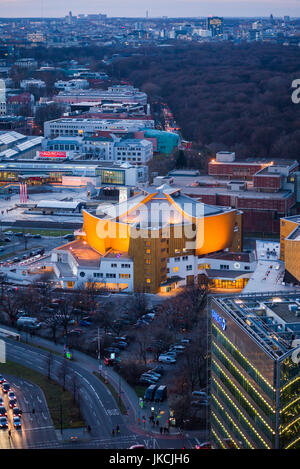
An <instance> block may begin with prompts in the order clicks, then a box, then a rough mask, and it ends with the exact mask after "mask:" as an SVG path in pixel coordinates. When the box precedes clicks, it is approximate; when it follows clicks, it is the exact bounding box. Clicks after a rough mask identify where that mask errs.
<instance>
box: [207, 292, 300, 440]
mask: <svg viewBox="0 0 300 469" xmlns="http://www.w3.org/2000/svg"><path fill="white" fill-rule="evenodd" d="M210 377H211V413H210V428H211V441H212V446H213V448H218V449H220V448H224V449H231V448H233V449H299V448H300V295H299V297H297V295H292V294H290V295H288V296H285V295H278V294H277V295H276V297H275V296H270V295H263V294H256V295H251V296H250V295H248V296H246V295H244V296H239V297H237V296H231V297H226V298H225V297H216V298H213V299H212V301H211V375H210Z"/></svg>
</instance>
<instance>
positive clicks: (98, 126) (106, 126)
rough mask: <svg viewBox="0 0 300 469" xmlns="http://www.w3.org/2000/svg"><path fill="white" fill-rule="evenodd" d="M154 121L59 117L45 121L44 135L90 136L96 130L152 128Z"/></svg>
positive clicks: (116, 130)
mask: <svg viewBox="0 0 300 469" xmlns="http://www.w3.org/2000/svg"><path fill="white" fill-rule="evenodd" d="M153 127H154V121H153V120H149V119H143V117H141V118H140V119H117V120H116V119H101V118H96V119H88V118H71V117H70V118H61V119H56V120H53V121H48V122H45V124H44V136H45V137H46V138H55V137H77V136H80V135H81V136H83V135H84V136H86V135H90V136H92V135H93V134H95V133H96V132H98V131H109V132H110V133H120V132H136V131H138V130H141V129H144V128H153Z"/></svg>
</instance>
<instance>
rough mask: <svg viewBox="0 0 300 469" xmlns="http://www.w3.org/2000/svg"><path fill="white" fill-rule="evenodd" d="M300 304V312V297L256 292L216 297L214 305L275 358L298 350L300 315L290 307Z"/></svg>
mask: <svg viewBox="0 0 300 469" xmlns="http://www.w3.org/2000/svg"><path fill="white" fill-rule="evenodd" d="M297 301H298V302H299V311H300V294H299V295H297V294H292V293H290V294H286V293H280V292H279V293H278V294H276V295H272V294H263V293H253V294H250V295H239V296H231V297H221V296H219V297H215V298H214V302H215V303H216V304H217V305H218V306H219V307H220V308H222V309H223V310H224V311H225V312H226V313H227V314H228V315H229V316H230V317H231V318H232V319H233V320H234V321H235V322H237V323H238V324H239V326H240V327H241V328H243V329H244V331H245V332H246V333H247V334H248V335H250V336H251V337H252V339H253V340H254V341H255V342H257V343H258V344H259V345H260V347H261V348H263V349H264V350H265V352H266V353H268V354H269V355H271V356H272V358H274V359H278V358H280V357H282V356H283V355H284V354H286V353H288V352H291V351H292V350H294V349H295V348H296V346H295V344H294V343H293V341H294V340H295V339H296V338H300V316H298V315H297V314H296V310H293V311H290V308H289V307H290V306H291V305H295V303H296V302H297Z"/></svg>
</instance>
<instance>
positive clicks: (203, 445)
mask: <svg viewBox="0 0 300 469" xmlns="http://www.w3.org/2000/svg"><path fill="white" fill-rule="evenodd" d="M195 449H211V443H210V442H209V441H205V442H204V443H200V444H199V445H196V446H195Z"/></svg>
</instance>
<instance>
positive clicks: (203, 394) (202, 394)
mask: <svg viewBox="0 0 300 469" xmlns="http://www.w3.org/2000/svg"><path fill="white" fill-rule="evenodd" d="M192 396H194V397H201V398H204V399H207V394H206V392H204V391H193V392H192Z"/></svg>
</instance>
